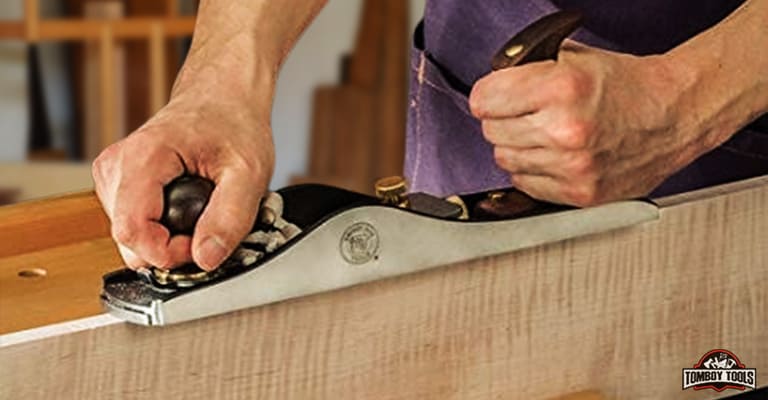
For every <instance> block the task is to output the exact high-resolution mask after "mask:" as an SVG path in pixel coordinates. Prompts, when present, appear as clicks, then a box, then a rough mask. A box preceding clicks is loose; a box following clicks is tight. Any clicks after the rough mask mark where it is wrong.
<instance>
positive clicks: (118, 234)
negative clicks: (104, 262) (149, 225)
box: [112, 217, 139, 247]
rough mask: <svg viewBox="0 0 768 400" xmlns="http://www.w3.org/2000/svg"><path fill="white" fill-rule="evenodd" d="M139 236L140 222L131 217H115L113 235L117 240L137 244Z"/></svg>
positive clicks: (127, 243) (126, 243)
mask: <svg viewBox="0 0 768 400" xmlns="http://www.w3.org/2000/svg"><path fill="white" fill-rule="evenodd" d="M138 236H139V227H138V224H136V223H135V222H133V220H131V219H130V218H120V217H117V218H115V221H114V222H113V223H112V237H113V238H114V239H115V241H116V242H118V243H120V244H124V245H128V246H129V247H130V245H132V244H135V243H136V241H137V238H138Z"/></svg>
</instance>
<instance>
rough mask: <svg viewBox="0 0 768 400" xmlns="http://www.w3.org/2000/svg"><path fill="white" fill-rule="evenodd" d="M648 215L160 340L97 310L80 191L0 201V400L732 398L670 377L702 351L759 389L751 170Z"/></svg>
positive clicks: (91, 243)
mask: <svg viewBox="0 0 768 400" xmlns="http://www.w3.org/2000/svg"><path fill="white" fill-rule="evenodd" d="M658 204H659V207H660V218H659V219H658V220H657V221H653V222H649V223H645V224H642V225H638V226H634V227H631V228H627V229H622V230H618V231H613V232H608V233H604V234H599V235H592V236H587V237H581V238H577V239H573V240H567V241H563V242H559V243H553V244H549V245H545V246H540V247H536V248H531V249H527V250H522V251H518V252H514V253H511V254H503V255H498V256H495V257H491V258H485V259H479V260H474V261H471V262H467V263H461V264H459V265H453V266H445V267H441V268H436V269H433V270H430V271H427V272H423V273H417V274H413V275H409V276H404V277H399V278H395V279H389V280H385V281H379V282H374V283H371V284H365V285H360V286H356V287H352V288H349V289H344V290H339V291H336V292H331V293H325V294H320V295H315V296H309V297H304V298H299V299H295V300H290V301H285V302H281V303H278V304H273V305H268V306H264V307H259V308H254V309H249V310H245V311H240V312H235V313H231V314H227V315H221V316H217V317H213V318H208V319H205V320H200V321H194V322H190V323H185V324H181V325H176V326H169V327H164V328H146V327H140V326H133V325H128V324H125V323H122V322H119V321H116V320H114V319H112V318H110V317H108V316H105V315H100V312H101V311H100V309H99V306H98V302H97V297H98V296H97V295H98V292H99V288H100V285H101V281H100V276H101V274H102V273H104V272H106V271H109V270H112V269H115V268H116V267H117V266H118V265H119V258H118V256H117V254H116V252H115V249H114V246H113V244H112V242H111V241H110V240H109V239H108V238H107V232H108V225H107V222H106V219H105V218H104V216H103V214H102V213H101V211H100V209H99V207H98V203H97V202H96V201H95V200H94V199H93V197H92V196H90V195H75V196H69V197H65V198H60V199H54V200H48V201H39V202H34V203H28V204H21V205H18V206H13V207H6V208H0V333H1V334H3V335H0V398H3V399H5V398H9V399H11V398H12V399H17V398H24V399H50V398H56V399H105V398H109V399H144V398H146V399H156V398H168V399H171V398H172V399H175V398H184V399H210V398H216V399H241V398H242V399H254V398H258V399H478V400H479V399H542V400H543V399H548V398H554V397H557V396H561V395H564V394H566V393H574V392H579V391H582V390H596V391H599V392H602V393H603V395H605V396H606V397H605V398H608V399H617V400H618V399H626V400H630V399H632V400H644V399H649V400H650V399H653V400H659V399H709V398H718V397H722V396H725V395H731V394H734V393H733V392H732V391H730V392H728V391H726V392H724V393H716V392H714V391H710V390H708V391H698V392H694V391H692V390H688V391H681V370H682V369H683V368H690V367H691V366H692V365H693V364H694V363H695V362H697V361H698V359H699V357H701V356H702V355H703V354H704V353H706V352H707V351H709V350H712V349H714V348H725V349H728V350H730V351H732V352H734V353H735V354H737V355H738V356H739V357H740V358H741V361H742V362H743V363H744V364H746V365H747V367H749V368H757V373H758V384H759V385H761V386H764V385H766V384H768V290H766V288H768V177H761V178H756V179H752V180H748V181H743V182H737V183H733V184H729V185H725V186H721V187H716V188H711V189H707V190H703V191H698V192H693V193H689V194H685V195H680V196H675V197H671V198H666V199H660V200H659V201H658ZM36 268H39V269H45V272H46V275H45V276H35V274H36V272H37V273H38V274H40V273H42V272H41V271H36V270H35V269H36ZM21 271H27V272H26V273H22V275H31V277H22V276H19V273H20V272H21ZM297 279H301V277H297ZM257 289H258V288H254V290H257ZM212 301H215V300H212ZM84 317H85V319H82V318H84ZM578 398H580V399H582V398H583V399H596V398H598V397H597V396H596V395H594V394H584V395H581V396H580V397H578Z"/></svg>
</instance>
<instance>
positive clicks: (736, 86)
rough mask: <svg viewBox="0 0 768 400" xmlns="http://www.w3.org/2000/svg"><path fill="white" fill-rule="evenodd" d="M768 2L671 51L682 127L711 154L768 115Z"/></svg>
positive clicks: (753, 4)
mask: <svg viewBox="0 0 768 400" xmlns="http://www.w3.org/2000/svg"><path fill="white" fill-rule="evenodd" d="M766 49H768V2H766V1H764V0H748V1H747V2H746V3H745V4H743V5H742V6H741V7H740V8H739V9H738V10H737V11H735V12H734V13H733V14H731V15H730V16H729V17H728V18H726V19H725V20H723V21H722V22H720V23H719V24H718V25H716V26H715V27H713V28H711V29H709V30H707V31H705V32H703V33H701V34H700V35H698V36H696V37H694V38H693V39H691V40H689V41H688V42H686V43H684V44H683V45H681V46H679V47H677V48H675V49H674V50H672V51H670V52H669V53H668V54H666V55H665V57H666V58H667V59H668V60H669V65H670V66H671V67H670V68H671V69H672V70H673V71H674V72H672V73H673V75H675V76H676V77H677V78H678V85H675V88H676V90H677V91H678V94H677V96H678V99H679V102H678V107H677V108H678V111H679V112H681V113H682V114H684V115H682V116H681V120H682V121H683V122H682V124H683V127H681V129H691V130H696V131H698V133H699V135H698V136H699V137H698V140H697V142H698V143H700V144H701V145H702V146H705V148H704V149H700V151H701V150H704V151H706V150H709V149H711V148H713V147H715V146H717V145H719V144H720V143H722V142H724V141H725V140H727V139H728V138H729V137H730V136H732V135H733V134H734V133H735V132H737V131H738V130H739V129H740V128H742V127H743V126H745V125H746V124H748V123H749V122H751V121H753V120H754V119H756V118H757V117H758V116H760V115H761V114H763V113H766V112H768V51H766Z"/></svg>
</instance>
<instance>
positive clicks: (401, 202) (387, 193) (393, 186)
mask: <svg viewBox="0 0 768 400" xmlns="http://www.w3.org/2000/svg"><path fill="white" fill-rule="evenodd" d="M374 187H375V189H376V197H378V198H380V199H381V202H382V203H384V204H389V205H393V206H399V207H408V197H407V196H406V195H407V194H408V183H407V182H406V180H405V178H403V177H402V176H388V177H386V178H381V179H379V180H378V181H376V184H375V186H374Z"/></svg>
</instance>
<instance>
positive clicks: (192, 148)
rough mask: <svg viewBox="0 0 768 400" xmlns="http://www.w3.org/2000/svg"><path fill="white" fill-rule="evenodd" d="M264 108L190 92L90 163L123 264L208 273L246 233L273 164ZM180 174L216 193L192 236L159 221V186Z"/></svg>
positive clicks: (176, 97)
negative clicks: (193, 266) (211, 185)
mask: <svg viewBox="0 0 768 400" xmlns="http://www.w3.org/2000/svg"><path fill="white" fill-rule="evenodd" d="M232 97H235V99H233V98H232ZM204 99H209V100H207V101H205V100H204ZM262 108H263V107H255V106H254V103H250V104H248V102H243V101H242V100H238V99H237V96H231V97H230V98H226V97H224V96H216V95H214V94H212V93H210V92H208V93H204V94H203V93H195V91H194V90H190V91H187V92H185V93H183V94H180V95H178V96H175V97H174V99H173V100H172V101H171V102H170V103H169V104H168V105H167V106H166V107H165V108H163V109H162V110H161V111H160V112H159V113H158V114H157V115H155V116H154V117H153V118H152V119H150V120H149V121H148V122H147V123H146V124H145V125H144V126H142V127H141V128H139V129H138V130H137V131H136V132H134V133H132V134H131V135H130V136H128V137H127V138H125V139H123V140H122V141H120V142H118V143H115V144H113V145H111V146H109V147H108V148H107V149H106V150H104V151H103V152H102V153H101V155H100V156H99V157H98V158H97V159H96V160H95V161H94V163H93V178H94V181H95V184H96V193H97V195H98V197H99V199H100V200H101V203H102V205H103V206H104V210H105V211H106V213H107V216H108V217H109V219H110V220H111V222H112V236H113V238H114V240H115V241H116V242H117V244H118V248H119V250H120V253H121V255H122V257H123V259H124V261H125V263H126V265H127V266H128V267H130V268H134V269H136V268H141V267H145V266H147V265H150V264H151V265H154V266H157V267H161V268H172V267H174V266H178V265H181V264H184V263H186V262H189V261H194V262H195V263H197V264H198V265H199V266H200V267H202V268H204V269H206V270H212V269H214V268H216V267H217V266H218V265H219V264H221V262H222V261H223V260H224V259H225V258H226V257H227V256H228V255H229V254H230V253H231V252H232V251H233V250H234V249H235V248H236V247H237V245H238V244H239V243H240V241H241V240H242V239H243V238H244V237H245V236H246V235H247V234H248V233H249V231H250V229H251V227H252V226H253V222H254V220H255V218H256V214H257V212H258V207H259V202H260V199H261V196H262V195H263V193H264V191H265V190H266V188H267V186H268V183H269V179H270V177H271V175H272V170H273V166H274V146H273V144H272V137H271V131H270V128H269V115H268V113H267V114H266V115H264V114H265V113H263V112H262V113H259V112H258V110H259V109H262ZM184 173H187V174H191V175H199V176H202V177H205V178H208V179H210V180H212V181H214V182H215V183H216V188H215V189H214V191H213V193H212V195H211V199H210V201H209V203H208V205H207V207H206V209H205V210H204V212H203V214H202V215H201V217H200V219H199V221H198V223H197V225H196V227H195V232H194V235H193V237H192V238H190V237H188V236H174V237H170V236H169V232H168V230H167V229H166V228H165V227H164V226H163V225H161V224H160V222H159V220H160V216H161V214H162V210H163V187H164V186H165V185H166V184H168V183H169V182H170V181H172V180H173V179H174V178H176V177H178V176H180V175H182V174H184Z"/></svg>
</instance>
